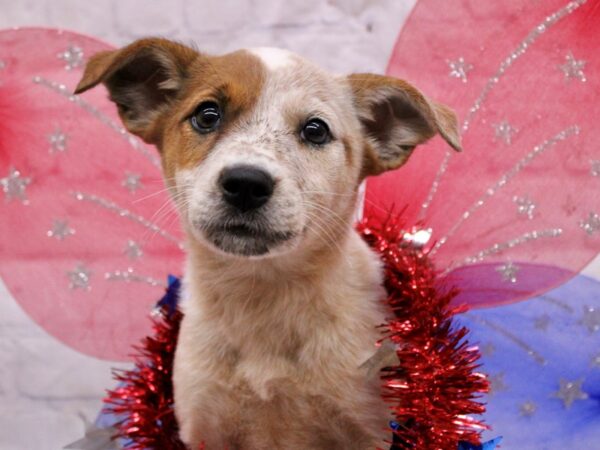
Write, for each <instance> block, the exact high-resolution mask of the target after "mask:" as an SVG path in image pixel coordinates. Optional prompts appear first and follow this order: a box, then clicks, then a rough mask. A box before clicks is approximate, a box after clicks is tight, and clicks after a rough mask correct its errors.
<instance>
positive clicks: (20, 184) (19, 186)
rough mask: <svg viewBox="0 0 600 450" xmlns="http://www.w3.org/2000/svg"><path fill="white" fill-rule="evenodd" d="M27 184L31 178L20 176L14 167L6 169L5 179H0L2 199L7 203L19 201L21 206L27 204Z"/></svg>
mask: <svg viewBox="0 0 600 450" xmlns="http://www.w3.org/2000/svg"><path fill="white" fill-rule="evenodd" d="M29 184H31V178H28V177H23V176H21V172H19V171H18V170H17V169H15V168H14V167H11V168H10V169H8V175H7V176H6V177H4V178H0V186H2V191H3V192H4V197H5V199H6V200H8V201H10V200H15V199H19V200H21V202H22V203H23V204H27V203H29V200H28V199H27V193H26V192H25V190H26V189H27V186H29Z"/></svg>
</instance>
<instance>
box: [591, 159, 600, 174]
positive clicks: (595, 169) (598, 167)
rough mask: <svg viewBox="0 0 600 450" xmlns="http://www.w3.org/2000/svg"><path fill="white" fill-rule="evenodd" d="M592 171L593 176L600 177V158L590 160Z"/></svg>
mask: <svg viewBox="0 0 600 450" xmlns="http://www.w3.org/2000/svg"><path fill="white" fill-rule="evenodd" d="M590 165H591V166H592V167H591V168H590V173H591V174H592V176H593V177H600V159H593V160H591V161H590Z"/></svg>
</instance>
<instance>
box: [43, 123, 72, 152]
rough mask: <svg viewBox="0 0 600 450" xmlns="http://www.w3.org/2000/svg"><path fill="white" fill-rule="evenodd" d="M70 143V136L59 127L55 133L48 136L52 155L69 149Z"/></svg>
mask: <svg viewBox="0 0 600 450" xmlns="http://www.w3.org/2000/svg"><path fill="white" fill-rule="evenodd" d="M68 141H69V136H68V135H67V134H66V133H64V132H63V131H62V130H61V129H60V128H58V127H57V128H56V130H55V131H54V133H52V134H50V135H49V136H48V142H50V153H52V154H54V153H63V152H64V151H65V150H66V149H67V144H68Z"/></svg>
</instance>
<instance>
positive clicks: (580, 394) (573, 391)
mask: <svg viewBox="0 0 600 450" xmlns="http://www.w3.org/2000/svg"><path fill="white" fill-rule="evenodd" d="M582 384H583V380H577V381H568V380H565V379H564V378H561V379H560V389H559V390H558V391H557V392H555V393H553V394H552V397H555V398H559V399H561V400H562V402H563V405H564V406H565V409H569V408H571V406H572V405H573V403H575V400H586V399H587V398H588V395H587V394H586V393H585V392H584V391H582V390H581V385H582Z"/></svg>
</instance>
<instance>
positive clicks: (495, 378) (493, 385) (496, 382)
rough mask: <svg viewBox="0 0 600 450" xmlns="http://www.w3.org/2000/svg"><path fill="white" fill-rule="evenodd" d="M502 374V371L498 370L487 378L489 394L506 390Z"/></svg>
mask: <svg viewBox="0 0 600 450" xmlns="http://www.w3.org/2000/svg"><path fill="white" fill-rule="evenodd" d="M504 376H505V374H504V372H498V373H497V374H495V375H492V376H490V377H489V378H488V379H489V382H490V394H496V393H497V392H501V391H506V389H507V388H508V386H507V385H506V382H505V381H504Z"/></svg>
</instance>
